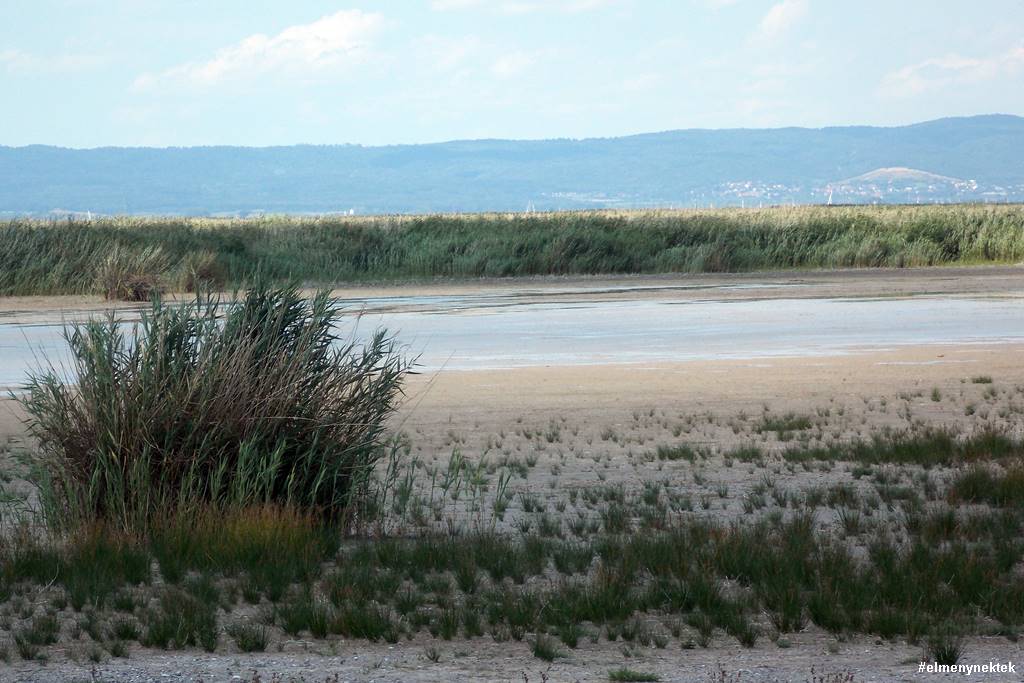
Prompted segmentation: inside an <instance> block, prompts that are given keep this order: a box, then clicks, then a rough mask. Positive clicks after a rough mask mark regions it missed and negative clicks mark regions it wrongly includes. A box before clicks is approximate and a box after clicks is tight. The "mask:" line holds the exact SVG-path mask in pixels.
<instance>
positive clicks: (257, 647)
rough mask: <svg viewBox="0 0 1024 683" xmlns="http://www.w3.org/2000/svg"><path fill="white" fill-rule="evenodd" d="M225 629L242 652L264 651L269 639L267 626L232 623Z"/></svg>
mask: <svg viewBox="0 0 1024 683" xmlns="http://www.w3.org/2000/svg"><path fill="white" fill-rule="evenodd" d="M225 631H226V632H227V634H228V635H229V636H231V639H232V640H234V641H235V645H237V646H238V649H239V650H241V651H242V652H263V651H264V650H266V649H267V642H268V640H269V638H268V635H267V629H266V627H265V626H258V625H255V624H231V625H230V626H228V627H227V628H226V629H225Z"/></svg>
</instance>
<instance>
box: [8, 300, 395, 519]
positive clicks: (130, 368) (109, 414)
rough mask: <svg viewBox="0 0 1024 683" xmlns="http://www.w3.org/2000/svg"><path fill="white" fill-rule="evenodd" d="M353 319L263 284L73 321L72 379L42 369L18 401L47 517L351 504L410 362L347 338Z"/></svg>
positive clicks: (159, 515) (335, 510)
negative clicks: (226, 297)
mask: <svg viewBox="0 0 1024 683" xmlns="http://www.w3.org/2000/svg"><path fill="white" fill-rule="evenodd" d="M341 320H342V311H341V309H340V307H339V305H338V304H337V302H336V301H334V300H332V299H331V298H330V297H329V296H328V295H327V294H326V293H320V294H318V295H316V296H315V297H313V298H312V299H306V298H304V297H302V296H301V295H300V294H299V292H298V291H297V290H296V289H295V288H283V289H271V288H265V287H258V288H254V289H252V290H250V291H248V292H247V293H246V294H245V295H244V296H243V297H241V298H239V299H237V300H233V301H230V302H227V303H221V302H219V301H217V300H215V299H212V298H208V297H202V296H198V297H196V299H195V300H193V301H191V302H189V303H185V304H183V305H181V306H172V305H169V304H165V303H162V302H159V301H158V302H155V303H154V304H153V307H152V309H151V310H150V311H149V312H148V313H147V314H146V315H144V316H143V318H142V321H141V323H140V324H139V325H137V326H135V327H134V328H132V329H128V328H127V326H125V325H122V324H118V323H117V322H116V321H115V320H114V319H113V318H109V319H107V320H94V321H90V322H87V323H84V324H76V325H74V326H72V327H71V328H69V330H68V331H67V333H66V338H67V341H68V344H69V346H70V349H71V353H72V356H73V362H72V363H73V364H72V373H73V374H72V376H71V377H69V378H64V377H63V376H62V375H61V374H60V373H59V372H58V371H57V370H56V369H54V368H52V367H51V368H48V369H44V370H41V371H38V372H37V373H35V374H34V375H32V376H31V377H30V380H29V382H28V386H27V393H26V394H25V396H24V397H23V398H22V399H21V401H22V403H23V405H24V408H25V410H26V412H27V413H28V416H29V417H28V426H29V429H30V431H31V433H32V435H33V436H34V437H35V438H36V439H37V440H38V443H39V446H40V455H39V457H38V458H37V462H36V465H37V467H36V481H37V483H38V484H39V486H40V489H41V497H42V499H43V501H44V502H45V503H46V510H47V512H48V513H49V514H50V521H51V522H53V523H57V524H63V525H68V524H73V523H77V522H81V521H89V520H94V519H98V520H104V521H106V522H107V523H111V524H115V525H120V526H121V527H122V528H124V529H126V530H136V531H137V530H142V529H146V528H149V527H151V526H152V525H153V523H154V522H160V523H165V522H166V521H167V520H170V519H174V518H175V517H179V516H181V515H188V514H189V513H193V512H198V511H200V510H202V509H206V508H208V507H209V506H214V507H222V508H244V507H248V506H254V505H256V506H258V505H265V504H274V505H279V506H285V507H294V508H297V509H300V510H305V511H315V512H317V513H323V514H324V515H326V516H328V517H334V518H336V517H338V516H339V515H341V514H342V513H344V512H346V511H349V510H351V509H352V507H353V503H354V502H356V501H357V499H358V497H359V495H360V494H361V493H363V492H364V491H365V486H366V483H367V481H368V480H369V476H370V473H371V471H372V469H373V467H374V465H375V464H376V462H377V461H378V459H379V458H380V457H382V455H383V452H384V449H383V439H384V422H385V420H386V418H387V417H388V416H389V415H390V414H391V413H392V411H393V410H394V408H395V405H396V399H397V397H398V395H399V394H400V391H401V383H402V379H403V377H404V374H405V371H406V369H407V367H408V363H407V361H406V360H405V359H404V358H403V356H402V355H401V353H400V351H399V350H398V349H397V348H396V346H395V343H394V340H393V339H392V338H391V337H389V336H388V335H387V334H386V333H385V332H384V331H382V330H379V331H377V332H376V333H375V334H373V335H372V336H371V337H370V338H369V339H367V340H365V341H363V342H357V341H356V340H354V339H352V338H349V339H345V338H342V337H341V336H340V333H339V331H338V325H339V324H340V323H341Z"/></svg>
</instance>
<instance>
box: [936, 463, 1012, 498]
mask: <svg viewBox="0 0 1024 683" xmlns="http://www.w3.org/2000/svg"><path fill="white" fill-rule="evenodd" d="M950 496H951V497H952V498H953V499H954V500H963V501H968V502H972V503H982V502H984V503H989V504H990V505H994V506H996V507H1016V508H1020V507H1021V506H1024V465H1015V466H1011V467H1010V468H1009V469H1006V470H1000V469H996V468H994V467H987V466H984V465H981V464H976V465H972V466H971V467H970V468H968V469H966V470H964V471H961V472H959V473H957V474H956V475H955V476H954V478H953V481H952V483H951V485H950Z"/></svg>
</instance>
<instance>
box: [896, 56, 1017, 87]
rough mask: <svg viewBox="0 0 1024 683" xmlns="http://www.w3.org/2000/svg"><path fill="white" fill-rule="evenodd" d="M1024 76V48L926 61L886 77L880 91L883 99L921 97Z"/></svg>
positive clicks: (935, 58)
mask: <svg viewBox="0 0 1024 683" xmlns="http://www.w3.org/2000/svg"><path fill="white" fill-rule="evenodd" d="M1021 72H1024V46H1018V47H1014V48H1011V49H1009V50H1007V51H1006V52H1003V53H1002V54H998V55H994V56H991V57H987V58H978V57H963V56H961V55H957V54H950V55H946V56H944V57H934V58H932V59H926V60H924V61H923V62H918V63H917V64H911V65H909V66H905V67H903V68H902V69H897V70H896V71H893V72H891V73H889V74H887V75H886V76H885V77H884V78H883V79H882V83H881V85H880V87H879V91H880V92H881V93H882V94H883V95H889V96H907V95H918V94H920V93H923V92H927V91H931V90H942V89H944V88H947V87H950V86H960V85H968V84H972V83H982V82H985V81H993V80H996V79H999V78H1007V77H1011V76H1015V75H1016V74H1018V73H1021Z"/></svg>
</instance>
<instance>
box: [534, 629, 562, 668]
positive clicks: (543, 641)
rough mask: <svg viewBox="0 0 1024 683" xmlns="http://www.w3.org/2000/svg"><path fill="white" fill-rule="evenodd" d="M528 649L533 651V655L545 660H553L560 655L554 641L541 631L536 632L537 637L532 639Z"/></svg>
mask: <svg viewBox="0 0 1024 683" xmlns="http://www.w3.org/2000/svg"><path fill="white" fill-rule="evenodd" d="M530 651H531V652H533V656H534V657H536V658H537V659H542V660H544V661H545V662H553V661H555V659H557V658H558V657H561V656H562V655H561V652H559V650H558V645H556V644H555V641H554V640H552V639H551V637H549V636H546V635H544V634H543V633H538V634H537V637H536V638H534V639H533V642H532V643H531V644H530Z"/></svg>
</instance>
